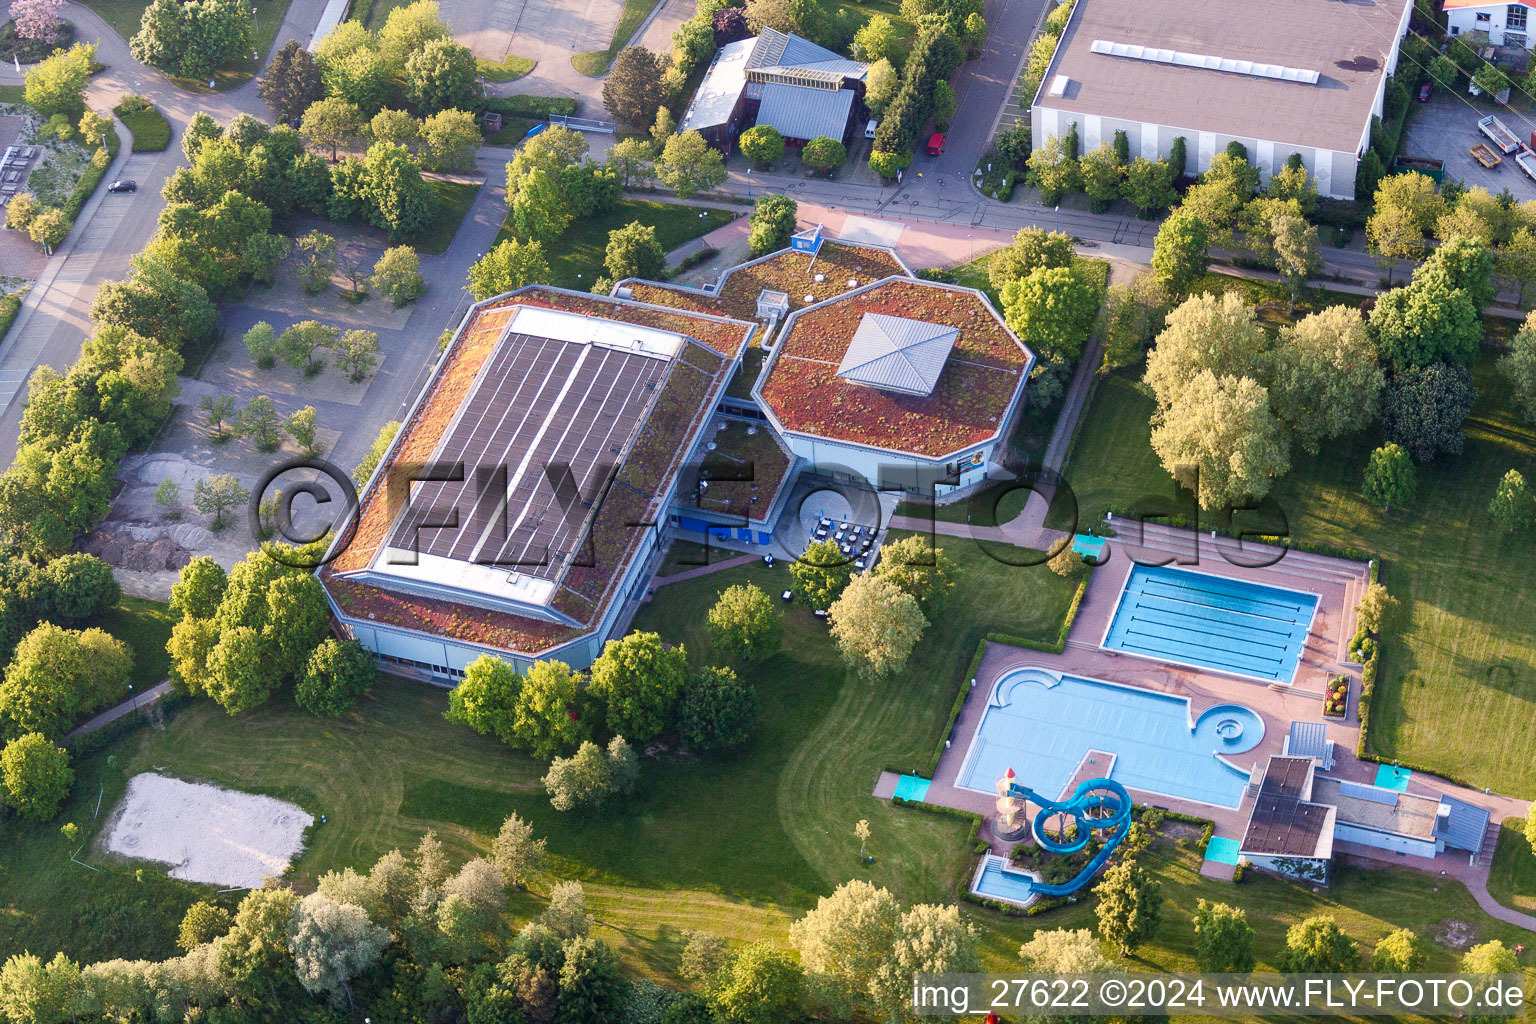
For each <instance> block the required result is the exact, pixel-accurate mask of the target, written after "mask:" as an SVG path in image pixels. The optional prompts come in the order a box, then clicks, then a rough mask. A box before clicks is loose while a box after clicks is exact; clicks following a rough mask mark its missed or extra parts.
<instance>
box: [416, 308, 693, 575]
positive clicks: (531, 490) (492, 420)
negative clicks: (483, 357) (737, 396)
mask: <svg viewBox="0 0 1536 1024" xmlns="http://www.w3.org/2000/svg"><path fill="white" fill-rule="evenodd" d="M667 370H668V363H667V361H666V360H665V359H660V358H657V357H656V356H654V355H647V354H643V353H641V352H635V351H623V350H620V349H615V348H610V347H608V346H605V345H588V344H581V343H576V342H570V341H563V340H559V339H554V338H547V337H539V336H535V335H528V334H509V335H508V336H507V337H506V338H504V339H503V340H502V342H501V344H500V345H499V346H498V347H497V349H496V352H495V354H494V355H493V356H492V358H491V359H490V360H489V361H488V362H487V364H486V367H485V369H484V371H483V372H482V373H481V376H480V379H479V381H477V382H476V385H475V388H474V390H473V391H472V392H471V393H470V396H469V398H468V399H467V400H466V401H465V403H464V404H463V406H462V407H461V409H460V412H459V416H458V419H457V421H456V422H455V423H454V424H453V425H452V426H451V427H450V428H449V430H448V431H447V432H446V433H445V435H444V437H443V440H442V442H441V444H440V446H439V448H438V452H437V454H436V456H435V461H436V462H438V463H439V464H443V463H447V464H454V463H457V464H460V465H462V473H461V474H460V476H461V478H460V479H457V480H441V481H425V482H422V483H420V484H417V485H415V486H416V493H415V494H414V495H413V497H412V500H411V503H410V506H409V508H408V509H407V510H406V512H405V514H404V515H403V516H402V517H401V519H400V521H399V523H398V525H397V526H396V529H395V532H394V534H393V537H392V539H391V542H390V543H391V547H392V548H395V549H399V550H401V551H406V552H409V551H419V552H420V553H422V554H426V555H436V556H439V557H442V558H447V559H452V560H455V561H460V562H470V563H475V564H479V565H496V566H505V567H507V568H508V569H509V570H512V569H515V570H516V571H517V572H519V573H522V574H525V575H530V576H534V577H538V578H542V579H548V580H553V579H555V578H557V577H558V575H559V572H560V569H561V565H562V561H563V560H564V559H565V558H566V557H567V556H569V555H570V554H571V553H572V552H573V550H575V548H576V547H577V546H578V545H579V544H580V543H581V541H582V534H583V532H584V526H585V523H586V520H587V518H588V516H589V515H590V512H591V509H592V507H593V505H594V503H595V500H596V499H597V498H599V497H600V496H601V493H602V490H603V488H604V486H605V485H606V483H607V480H608V477H609V476H610V475H611V474H612V472H613V471H614V469H615V467H617V465H618V464H619V463H620V462H621V461H622V456H623V454H624V453H625V451H626V450H627V449H628V446H629V444H630V442H631V440H632V439H633V438H634V436H635V434H636V433H637V432H638V430H639V428H640V425H641V424H642V423H643V422H644V420H645V416H646V413H647V412H648V410H649V408H650V405H651V400H652V398H653V396H654V395H655V393H656V389H657V388H658V387H659V386H660V384H661V382H662V381H663V380H664V379H665V378H666V375H667ZM396 560H397V561H398V559H396Z"/></svg>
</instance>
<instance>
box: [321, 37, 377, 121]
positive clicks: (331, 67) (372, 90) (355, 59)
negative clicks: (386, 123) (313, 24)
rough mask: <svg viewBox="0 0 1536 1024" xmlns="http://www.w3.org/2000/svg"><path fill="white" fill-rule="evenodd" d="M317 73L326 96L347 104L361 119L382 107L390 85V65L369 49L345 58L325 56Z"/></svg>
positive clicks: (355, 51) (358, 51)
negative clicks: (355, 108)
mask: <svg viewBox="0 0 1536 1024" xmlns="http://www.w3.org/2000/svg"><path fill="white" fill-rule="evenodd" d="M320 73H321V78H322V79H323V80H324V82H325V92H326V94H327V95H330V96H334V97H336V98H337V99H343V100H346V101H347V102H348V103H350V104H352V105H353V106H355V107H357V109H358V111H359V112H360V113H361V114H362V115H363V116H364V117H368V116H369V115H370V114H373V113H374V112H375V111H377V110H379V108H381V107H382V106H383V105H384V103H385V102H386V101H387V100H388V98H389V93H390V90H391V87H392V84H393V83H392V82H391V74H390V67H389V63H388V62H387V61H385V59H384V57H383V55H382V54H380V53H379V52H378V51H377V50H375V49H373V48H372V47H368V46H360V47H358V48H357V49H355V50H353V51H352V52H351V53H348V54H345V55H336V54H329V55H327V56H326V57H325V58H324V60H323V61H322V62H321V64H320Z"/></svg>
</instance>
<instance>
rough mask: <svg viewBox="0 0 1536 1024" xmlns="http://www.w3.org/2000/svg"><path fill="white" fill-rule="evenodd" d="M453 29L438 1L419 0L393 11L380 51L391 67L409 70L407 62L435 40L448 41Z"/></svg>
mask: <svg viewBox="0 0 1536 1024" xmlns="http://www.w3.org/2000/svg"><path fill="white" fill-rule="evenodd" d="M451 34H452V27H451V26H450V25H449V24H448V23H447V22H446V21H444V20H443V18H442V16H441V15H440V14H439V13H438V6H437V3H436V0H416V2H415V3H411V4H406V5H405V6H403V7H397V8H395V9H394V10H392V11H390V12H389V18H388V19H387V20H386V21H385V22H384V27H383V28H381V29H379V39H378V42H379V52H380V53H381V54H383V55H384V59H385V60H386V61H387V62H388V63H389V66H390V67H391V68H394V69H396V70H398V69H400V68H403V67H405V64H406V61H407V59H408V58H409V57H410V55H411V54H413V53H416V52H417V51H419V50H421V49H422V48H423V47H425V46H426V45H427V44H428V43H430V42H432V41H433V40H435V39H446V38H448V37H449V36H450V35H451Z"/></svg>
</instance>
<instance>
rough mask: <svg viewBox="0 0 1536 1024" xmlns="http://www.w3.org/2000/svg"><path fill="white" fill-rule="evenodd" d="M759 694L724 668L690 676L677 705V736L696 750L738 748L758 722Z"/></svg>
mask: <svg viewBox="0 0 1536 1024" xmlns="http://www.w3.org/2000/svg"><path fill="white" fill-rule="evenodd" d="M757 709H758V702H757V691H756V690H754V689H753V688H752V687H751V686H750V685H749V684H747V683H746V682H744V681H742V680H741V679H740V678H739V677H738V676H737V675H736V673H735V672H733V671H731V670H730V669H729V668H725V667H723V666H711V667H707V668H701V669H696V670H694V671H693V672H690V673H689V675H688V681H687V683H686V684H685V685H684V687H683V693H682V696H681V697H680V698H679V699H678V702H677V733H678V735H679V736H680V737H682V740H683V742H684V743H686V744H688V746H689V747H691V748H692V749H694V750H698V751H711V750H725V749H728V748H730V747H738V746H741V745H742V744H743V743H745V742H746V741H747V740H748V739H749V738H750V737H751V735H752V727H753V725H754V724H755V723H756V721H757Z"/></svg>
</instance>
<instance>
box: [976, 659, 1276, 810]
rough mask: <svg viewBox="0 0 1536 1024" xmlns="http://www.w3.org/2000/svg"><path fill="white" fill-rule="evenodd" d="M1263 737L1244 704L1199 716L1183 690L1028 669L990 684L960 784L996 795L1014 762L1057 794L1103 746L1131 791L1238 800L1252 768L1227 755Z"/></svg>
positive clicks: (1228, 803)
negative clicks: (1180, 693) (1162, 689)
mask: <svg viewBox="0 0 1536 1024" xmlns="http://www.w3.org/2000/svg"><path fill="white" fill-rule="evenodd" d="M1229 725H1235V727H1236V728H1235V729H1234V728H1230V727H1229ZM1263 739H1264V719H1263V718H1261V717H1260V716H1259V715H1258V713H1257V712H1255V711H1253V710H1252V709H1251V708H1247V707H1244V706H1243V705H1241V704H1219V705H1217V706H1215V707H1212V708H1208V709H1207V710H1205V711H1203V712H1201V713H1200V715H1199V716H1198V718H1197V717H1194V716H1193V715H1192V714H1191V707H1190V701H1189V698H1187V697H1177V696H1174V695H1172V694H1166V693H1158V692H1156V691H1153V690H1143V689H1141V688H1139V687H1134V686H1126V685H1123V684H1120V683H1110V682H1106V681H1104V680H1101V679H1090V678H1087V677H1083V676H1074V675H1067V674H1064V673H1057V672H1052V671H1051V670H1049V669H1043V668H1038V667H1035V666H1027V667H1022V668H1017V669H1013V670H1012V671H1009V672H1007V673H1005V674H1004V675H1002V676H1001V677H1000V678H999V679H998V681H997V683H996V685H995V686H994V687H993V688H992V693H991V697H990V700H989V701H988V706H987V710H986V713H985V714H984V715H983V716H982V719H981V724H980V725H979V726H977V729H976V735H975V737H974V738H973V739H972V741H971V747H970V750H968V751H967V752H966V757H965V761H964V763H963V764H962V765H961V767H960V773H959V775H958V777H957V778H956V780H955V785H956V786H958V787H960V788H961V789H970V790H974V791H976V792H981V793H992V792H995V789H994V784H995V783H996V781H997V779H998V777H1000V776H1001V775H1002V774H1003V773H1004V772H1005V771H1006V770H1007V769H1009V768H1012V769H1013V770H1014V771H1015V772H1016V773H1017V775H1018V778H1019V781H1020V782H1021V783H1023V784H1024V785H1026V786H1029V787H1030V788H1031V789H1034V790H1035V791H1037V792H1039V793H1041V794H1042V795H1046V796H1055V795H1056V794H1058V793H1060V792H1061V790H1062V789H1063V787H1065V786H1066V784H1067V783H1068V781H1069V780H1070V779H1071V777H1072V775H1073V773H1074V772H1075V771H1076V770H1077V768H1078V766H1079V765H1080V764H1081V763H1082V761H1083V758H1084V756H1085V755H1086V754H1087V753H1088V751H1090V750H1102V751H1105V752H1106V753H1112V754H1114V755H1115V763H1114V767H1113V769H1112V770H1110V772H1109V777H1110V778H1112V779H1114V780H1115V781H1117V782H1119V783H1120V784H1121V785H1123V786H1126V787H1127V788H1129V789H1135V790H1141V791H1143V792H1148V793H1156V794H1162V795H1165V796H1170V797H1176V798H1179V799H1182V800H1191V801H1195V802H1198V803H1205V804H1212V805H1215V806H1218V807H1236V806H1237V805H1238V804H1239V803H1241V801H1242V796H1243V787H1244V786H1246V785H1247V783H1248V772H1247V771H1246V770H1244V769H1241V768H1238V767H1236V766H1234V765H1232V764H1229V763H1228V762H1227V761H1225V760H1223V757H1224V756H1227V755H1235V754H1241V753H1244V752H1246V751H1249V750H1252V749H1253V748H1254V747H1256V746H1258V744H1259V743H1260V742H1261V741H1262V740H1263Z"/></svg>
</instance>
